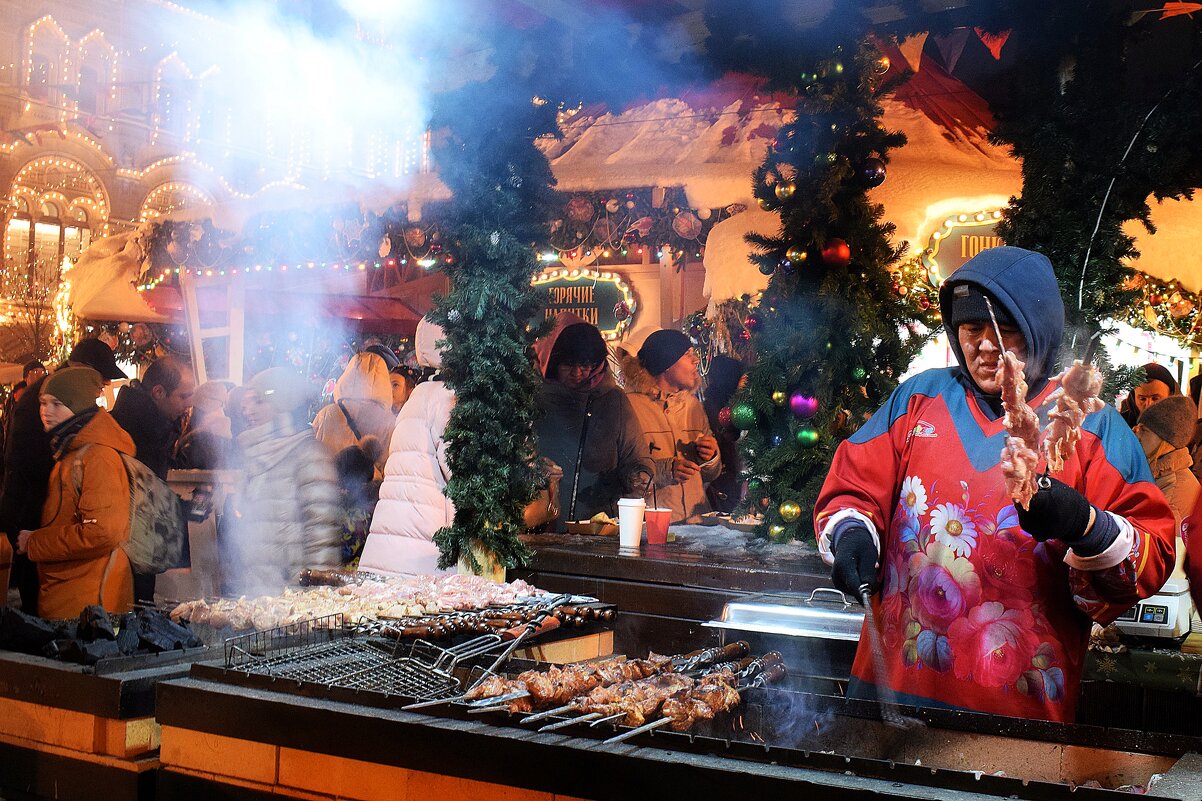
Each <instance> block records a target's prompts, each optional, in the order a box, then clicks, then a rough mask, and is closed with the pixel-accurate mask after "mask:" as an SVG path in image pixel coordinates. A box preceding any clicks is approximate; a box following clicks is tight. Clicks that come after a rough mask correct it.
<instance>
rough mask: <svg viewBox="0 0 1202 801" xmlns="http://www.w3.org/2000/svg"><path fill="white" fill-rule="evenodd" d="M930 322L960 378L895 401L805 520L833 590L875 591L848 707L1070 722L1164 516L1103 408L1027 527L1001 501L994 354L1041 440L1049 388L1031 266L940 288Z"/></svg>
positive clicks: (1050, 300) (844, 448)
mask: <svg viewBox="0 0 1202 801" xmlns="http://www.w3.org/2000/svg"><path fill="white" fill-rule="evenodd" d="M987 299H988V301H989V302H990V303H991V304H992V307H993V309H994V310H995V312H996V316H997V318H998V322H999V324H1000V334H1001V336H1000V339H1001V342H999V341H998V339H999V337H998V335H997V334H996V333H995V328H994V326H993V324H992V322H991V320H990V314H989V306H988V304H987V303H986V300H987ZM940 310H941V311H942V314H943V324H944V328H945V330H946V331H947V334H948V340H949V342H950V343H951V345H952V349H953V350H954V351H955V353H956V357H957V360H958V361H959V366H957V367H951V368H945V369H940V370H928V371H926V372H924V373H921V374H920V375H918V376H915V377H914V378H911V379H910V380H908V381H906V382H905V383H904V384H902V385H901V386H900V387H898V388H897V390H896V391H894V393H893V395H892V396H891V397H890V398H889V400H888V401H887V402H886V403H885V405H884V407H882V408H881V409H880V411H878V412H877V413H876V414H875V415H874V416H873V417H872V419H871V420H869V421H868V422H867V423H866V424H865V425H864V426H863V427H862V428H861V429H860V430H859V431H857V432H856V433H855V434H854V435H853V436H852V437H851V438H850V439H849V440H847V441H846V442H844V443H843V444H842V445H841V446H840V447H839V449H838V451H837V452H836V453H835V458H834V462H833V464H832V465H831V471H830V474H829V475H828V477H827V480H826V483H825V484H824V485H823V488H822V491H821V493H820V495H819V498H818V502H817V505H816V509H815V530H816V531H817V532H818V534H819V550H820V551H821V552H822V553H823V555H824V557H825V558H826V559H828V561H830V562H831V563H832V565H833V569H832V574H831V577H832V580H833V581H834V583H835V586H837V587H839V588H840V589H842V590H844V591H845V592H849V593H851V594H852V595H853V597H859V593H858V590H859V588H860V587H861V586H862V585H868V586H869V587H870V588H871V589H872V591H873V592H874V593H876V592H877V590H878V588H879V594H876V595H875V597H874V598H873V600H872V603H873V607H874V611H875V618H876V620H877V622H878V625H879V626H880V629H881V635H882V638H883V640H884V643H885V646H886V648H885V650H886V657H885V662H886V665H885V670H886V672H887V675H884V676H879V675H875V672H874V670H873V665H872V658H871V649H869V648H867V647H861V648H860V649H859V651H858V652H857V654H856V659H855V662H854V665H853V668H852V683H851V686H850V687H849V694H852V695H859V696H862V697H869V698H871V697H874V696H875V690H874V688H873V686H872V685H874V684H883V685H885V686H887V687H889V688H891V689H893V690H894V691H896V692H897V693H898V694H899V697H900V700H901V701H902V702H904V703H909V704H913V705H917V706H936V707H945V708H958V709H968V710H973V711H979V712H987V713H991V714H997V715H1010V716H1014V717H1025V718H1039V719H1045V720H1054V721H1071V720H1072V719H1073V717H1074V713H1075V711H1076V701H1077V693H1078V687H1079V684H1080V680H1081V671H1082V665H1083V663H1084V659H1085V647H1086V642H1087V639H1088V635H1089V629H1090V620H1091V619H1092V620H1096V621H1098V622H1099V623H1103V624H1104V623H1108V622H1110V621H1112V620H1114V619H1115V618H1116V617H1117V616H1118V615H1119V614H1121V613H1122V612H1123V611H1124V610H1126V609H1128V608H1130V607H1131V605H1132V604H1133V603H1135V601H1136V600H1137V599H1139V598H1144V597H1147V596H1149V595H1151V594H1152V593H1154V592H1155V591H1156V590H1157V589H1159V588H1160V587H1161V586H1162V585H1163V584H1164V581H1165V578H1166V577H1167V576H1168V574H1169V571H1171V570H1172V568H1173V551H1174V542H1173V516H1172V512H1171V511H1170V510H1169V507H1168V505H1167V504H1166V503H1165V500H1164V496H1163V495H1162V494H1161V493H1160V491H1159V490H1158V489H1157V487H1156V484H1155V483H1154V482H1153V481H1152V476H1151V473H1150V472H1149V470H1148V463H1147V460H1146V459H1145V458H1144V455H1143V451H1142V449H1141V448H1140V445H1139V442H1138V440H1136V438H1135V436H1134V435H1133V434H1132V433H1131V430H1130V429H1129V428H1128V427H1127V425H1126V424H1125V423H1124V422H1123V420H1122V419H1121V418H1120V417H1119V415H1118V413H1117V411H1115V410H1114V409H1113V408H1112V407H1109V406H1107V407H1105V408H1103V409H1102V410H1101V411H1099V412H1095V413H1094V414H1091V415H1089V416H1088V417H1087V418H1086V419H1085V422H1084V424H1083V426H1082V432H1081V441H1080V442H1079V443H1078V445H1077V446H1076V448H1075V450H1074V452H1073V453H1072V455H1071V456H1070V457H1069V458H1068V459H1067V460H1066V463H1065V465H1064V468H1063V470H1061V471H1060V472H1058V473H1057V474H1056V475H1055V476H1054V477H1052V478H1051V482H1050V486H1049V487H1047V488H1045V489H1041V490H1040V491H1039V492H1038V493H1036V495H1035V497H1034V498H1033V499H1032V500H1031V503H1030V506H1029V508H1028V509H1023V508H1021V507H1018V506H1016V505H1015V504H1014V503H1013V502H1012V501H1011V498H1010V495H1009V493H1008V492H1007V489H1006V484H1005V480H1004V478H1003V475H1002V470H1001V467H1000V464H999V463H1000V456H1001V453H1002V449H1003V444H1004V441H1005V438H1006V431H1005V426H1004V420H1003V417H1002V405H1001V398H1000V391H1001V387H1000V385H999V378H1000V374H999V369H998V368H999V361H1000V356H1001V352H1002V349H1003V348H1004V349H1006V350H1009V351H1011V352H1013V353H1014V354H1015V355H1016V356H1017V357H1018V358H1019V359H1020V360H1023V361H1025V362H1026V370H1025V375H1026V380H1027V382H1028V384H1029V395H1028V402H1029V403H1030V405H1031V407H1032V408H1033V409H1035V411H1036V413H1037V414H1038V415H1039V416H1040V418H1041V425H1042V424H1044V423H1046V421H1047V412H1048V411H1050V410H1051V409H1052V408H1053V407H1054V405H1055V401H1054V399H1053V398H1052V395H1053V393H1054V392H1055V390H1056V389H1057V388H1058V387H1057V382H1056V380H1055V379H1053V378H1050V376H1051V375H1052V373H1053V370H1054V364H1055V360H1056V356H1057V352H1058V350H1059V347H1060V339H1061V335H1062V333H1063V329H1064V306H1063V302H1062V301H1061V299H1060V294H1059V289H1058V286H1057V283H1056V277H1055V275H1054V274H1053V272H1052V266H1051V263H1050V262H1049V261H1048V260H1047V259H1046V258H1045V257H1044V256H1042V255H1040V254H1038V253H1033V252H1031V251H1027V250H1022V249H1019V248H1013V247H1001V248H993V249H990V250H987V251H984V252H983V253H981V254H979V255H977V256H976V257H974V258H973V259H972V260H970V261H969V262H968V263H967V264H965V265H964V266H963V267H961V268H960V269H959V270H958V271H957V272H956V273H954V274H953V275H952V276H951V277H950V278H949V279H948V280H947V281H946V282H945V283H944V284H943V286H942V287H941V288H940ZM866 625H867V624H866ZM867 640H868V637H867V636H864V637H862V638H861V643H862V644H864V643H866V641H867Z"/></svg>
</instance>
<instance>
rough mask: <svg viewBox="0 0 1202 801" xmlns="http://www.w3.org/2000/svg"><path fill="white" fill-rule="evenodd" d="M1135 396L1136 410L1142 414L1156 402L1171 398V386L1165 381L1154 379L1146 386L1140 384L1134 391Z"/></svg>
mask: <svg viewBox="0 0 1202 801" xmlns="http://www.w3.org/2000/svg"><path fill="white" fill-rule="evenodd" d="M1132 394H1133V395H1135V408H1136V409H1139V410H1140V411H1141V412H1142V411H1143V410H1144V409H1146V408H1148V407H1149V406H1151V405H1152V404H1153V403H1156V401H1162V400H1164V399H1165V398H1167V397H1168V396H1169V385H1168V384H1166V383H1164V382H1163V381H1160V380H1157V379H1155V378H1154V379H1152V380H1151V381H1149V382H1148V383H1146V384H1140V385H1139V386H1138V387H1136V388H1135V389H1133V390H1132Z"/></svg>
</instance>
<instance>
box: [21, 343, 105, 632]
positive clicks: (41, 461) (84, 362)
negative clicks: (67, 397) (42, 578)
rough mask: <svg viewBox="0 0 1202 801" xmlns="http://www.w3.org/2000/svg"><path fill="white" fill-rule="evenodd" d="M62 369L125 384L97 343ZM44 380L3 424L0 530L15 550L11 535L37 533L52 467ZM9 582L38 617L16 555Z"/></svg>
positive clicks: (30, 583)
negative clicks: (43, 414) (43, 412)
mask: <svg viewBox="0 0 1202 801" xmlns="http://www.w3.org/2000/svg"><path fill="white" fill-rule="evenodd" d="M66 366H67V367H91V368H92V369H93V370H95V371H96V372H98V373H100V375H101V376H102V381H103V382H104V383H105V384H106V385H107V384H108V383H109V382H110V381H119V380H121V379H124V378H128V376H126V375H125V373H123V372H121V368H120V367H118V366H117V361H116V359H115V358H114V356H113V350H112V348H110V347H109V346H108V345H106V344H104V343H103V342H101V341H100V340H99V339H81V340H80V341H79V342H78V343H76V345H75V347H74V348H72V349H71V353H70V354H68V356H67V364H66ZM45 381H46V378H45V377H42V378H40V379H38V380H37V381H36V382H35V383H32V384H30V385H29V389H27V390H26V391H25V394H24V395H22V396H21V398H20V400H18V401H17V403H16V405H15V406H13V410H12V417H11V418H10V419H9V421H8V437H7V438H6V440H5V442H4V489H3V491H2V492H0V529H3V530H4V533H5V534H7V535H8V538H9V542H10V543H11V544H12V545H13V548H14V549H15V548H16V543H17V534H18V532H20V531H22V530H25V529H33V528H37V527H38V526H39V525H41V522H42V508H43V506H45V501H46V488H47V487H48V486H49V484H50V481H49V480H50V471H51V469H52V468H53V467H54V459H53V458H52V456H51V446H50V435H49V434H47V433H46V429H45V428H43V427H42V420H41V417H40V412H39V404H40V401H41V395H42V384H43V383H44V382H45ZM12 582H13V584H14V585H16V587H17V589H18V590H19V591H20V593H21V611H22V612H25V613H27V614H30V615H36V614H38V609H37V603H38V586H39V581H38V576H37V570H36V569H35V568H34V565H33V564H32V563H31V562H30V561H29V560H28V559H27V558H25V557H24V556H22V555H20V554H18V555H17V557H16V558H15V559H14V560H13V574H12Z"/></svg>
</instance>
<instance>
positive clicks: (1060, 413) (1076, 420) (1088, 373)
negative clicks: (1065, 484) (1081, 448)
mask: <svg viewBox="0 0 1202 801" xmlns="http://www.w3.org/2000/svg"><path fill="white" fill-rule="evenodd" d="M1053 380H1055V381H1059V382H1060V389H1058V390H1056V392H1055V393H1053V395H1052V399H1055V401H1056V408H1055V409H1053V410H1052V411H1051V412H1049V413H1048V425H1047V428H1045V429H1044V441H1043V451H1044V454H1045V455H1046V456H1047V457H1048V469H1049V470H1052V471H1053V472H1055V471H1059V470H1061V469H1063V468H1064V460H1065V459H1067V458H1068V457H1069V454H1071V453H1072V452H1073V448H1075V447H1076V445H1077V442H1078V441H1079V440H1080V439H1081V424H1082V423H1083V422H1084V421H1085V417H1086V415H1089V414H1092V413H1093V412H1096V411H1098V410H1099V409H1101V408H1102V405H1103V404H1102V400H1101V398H1099V397H1098V395H1099V394H1100V393H1101V392H1102V374H1101V373H1100V372H1099V371H1098V368H1096V367H1094V366H1093V365H1092V364H1091V363H1090V361H1089V355H1088V354H1086V358H1085V359H1077V360H1076V361H1074V362H1073V363H1072V365H1071V366H1070V367H1069V368H1068V369H1066V370H1065V371H1064V372H1063V373H1061V374H1060V375H1058V376H1056V378H1055V379H1053Z"/></svg>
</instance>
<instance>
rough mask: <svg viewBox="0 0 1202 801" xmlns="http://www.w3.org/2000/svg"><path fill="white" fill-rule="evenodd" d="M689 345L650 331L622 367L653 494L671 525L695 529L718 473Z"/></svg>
mask: <svg viewBox="0 0 1202 801" xmlns="http://www.w3.org/2000/svg"><path fill="white" fill-rule="evenodd" d="M699 361H700V360H699V359H698V358H697V353H696V351H694V350H693V343H692V342H691V341H690V340H689V338H688V337H687V336H685V335H684V334H683V333H681V332H680V331H672V330H668V329H664V330H661V331H655V332H653V333H652V334H651V335H650V336H648V337H647V339H646V340H645V341H644V342H643V347H641V348H640V349H639V353H638V358H637V359H633V358H627V359H626V360H625V361H624V363H623V365H622V374H623V377H624V378H625V381H626V391H627V392H628V393H629V397H630V405H631V408H633V409H634V414H635V417H636V418H637V419H638V422H639V425H640V426H641V427H642V429H643V435H644V437H645V439H646V441H647V453H646V454H645V455H646V456H649V457H650V458H651V460H652V461H654V462H655V487H656V491H655V492H654V493H648V494H647V505H648V506H650V505H651V504H652V503H653V502H658V504H659V506H660V507H662V508H669V509H671V510H672V522H673V523H679V522H690V523H695V522H697V521H698V520H700V519H701V515H702V514H704V513H706V512H708V511H710V505H709V501H708V500H707V499H706V496H705V488H706V485H708V484H709V483H710V482H711V481H713V480H714V479H715V478H717V477H718V475H719V474H720V473H721V472H722V459H721V457H720V456H719V455H718V440H716V439H714V434H713V431H711V430H710V424H709V420H708V419H707V418H706V416H705V409H704V408H703V407H702V406H701V401H699V400H697V396H696V395H695V394H694V393H695V392H696V391H697V389H698V388H699V387H700V386H701V376H700V375H699V374H698V372H697V365H698V363H699Z"/></svg>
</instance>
